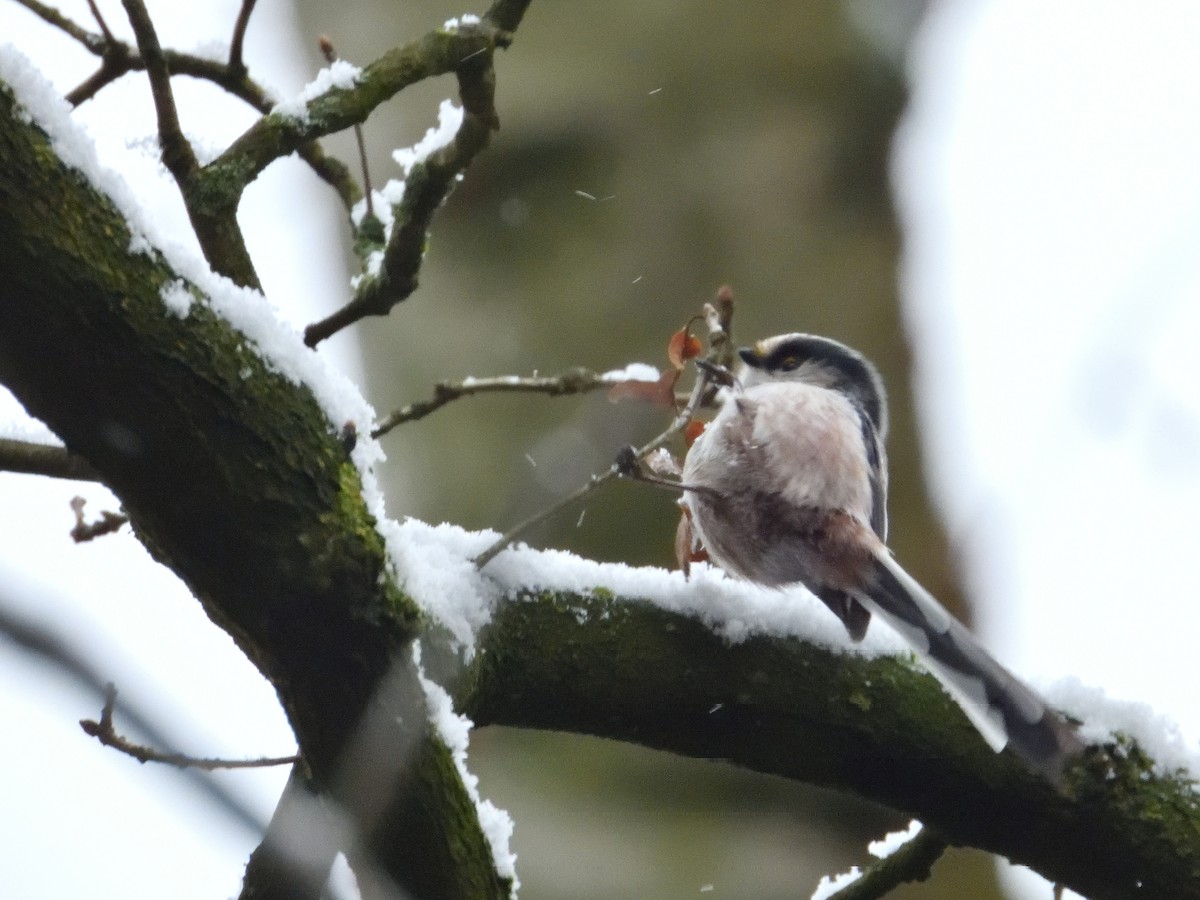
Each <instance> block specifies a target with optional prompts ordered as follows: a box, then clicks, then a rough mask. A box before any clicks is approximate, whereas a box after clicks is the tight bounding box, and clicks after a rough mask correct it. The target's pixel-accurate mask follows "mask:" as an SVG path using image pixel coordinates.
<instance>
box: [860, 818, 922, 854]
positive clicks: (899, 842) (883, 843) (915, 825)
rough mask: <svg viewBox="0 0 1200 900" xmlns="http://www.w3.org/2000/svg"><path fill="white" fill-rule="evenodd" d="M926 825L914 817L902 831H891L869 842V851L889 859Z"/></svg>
mask: <svg viewBox="0 0 1200 900" xmlns="http://www.w3.org/2000/svg"><path fill="white" fill-rule="evenodd" d="M922 828H924V826H923V825H922V824H921V823H920V822H918V821H917V820H916V819H913V820H912V821H910V822H909V823H908V827H907V828H905V829H903V830H902V831H889V832H888V833H887V834H885V835H884V836H883V837H882V838H880V839H879V840H877V841H871V843H869V844H867V852H868V853H870V854H871V855H872V856H874V857H875V858H876V859H887V858H888V857H889V856H891V855H892V854H893V853H895V852H896V851H897V850H899V849H900V848H901V847H903V846H904V845H905V844H907V843H908V842H909V841H911V840H912V839H913V838H915V837H916V836H917V835H918V834H920V833H921V829H922Z"/></svg>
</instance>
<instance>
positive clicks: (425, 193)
mask: <svg viewBox="0 0 1200 900" xmlns="http://www.w3.org/2000/svg"><path fill="white" fill-rule="evenodd" d="M469 27H471V26H464V30H466V29H467V28H469ZM508 42H509V38H508V37H507V36H500V35H498V34H496V35H494V44H493V45H492V46H487V45H484V46H482V47H480V48H479V49H478V50H474V51H472V52H471V53H469V54H467V55H466V56H464V57H462V58H461V59H460V60H459V61H458V64H457V66H456V68H455V71H456V73H457V75H458V93H459V99H460V100H461V101H462V105H463V120H462V124H461V125H460V126H459V129H458V132H457V134H455V135H454V139H453V140H452V141H451V142H450V143H449V144H447V145H446V146H445V147H441V148H439V149H438V150H435V151H434V152H433V153H431V154H430V155H429V157H428V158H426V159H424V160H422V161H420V162H417V163H416V164H415V165H414V166H413V167H412V170H411V171H410V172H408V174H407V176H406V177H405V180H404V196H403V198H402V199H401V201H400V202H399V203H398V204H397V205H396V206H395V207H394V209H393V212H392V215H393V224H392V233H391V236H390V237H389V238H388V240H387V243H386V245H384V246H382V247H380V246H378V245H375V246H372V244H371V243H370V242H362V241H360V242H358V243H357V245H356V250H357V251H358V252H359V253H360V255H361V257H362V259H363V263H364V265H368V266H369V263H368V260H370V259H371V257H372V255H373V254H374V253H378V252H382V254H383V258H382V262H381V263H380V264H379V265H378V267H377V268H376V267H370V268H369V269H368V274H366V275H365V276H364V277H363V279H362V281H361V282H360V284H359V286H358V289H357V291H356V292H355V296H354V299H353V300H351V301H350V303H348V304H347V305H346V306H344V307H342V308H341V309H340V310H338V311H337V312H335V313H333V315H331V316H329V317H328V318H325V319H323V320H321V321H320V322H315V323H314V324H312V325H310V326H309V327H308V328H307V329H305V332H304V342H305V343H306V344H308V346H310V347H315V346H316V345H317V344H319V343H320V342H321V341H323V340H325V339H326V338H328V337H330V336H331V335H334V334H336V333H337V332H338V331H341V330H342V329H343V328H346V327H347V326H349V325H353V324H354V323H355V322H357V321H359V320H360V319H363V318H366V317H367V316H386V315H387V314H388V313H389V312H391V309H392V307H393V306H395V305H396V304H397V303H400V302H402V301H404V300H406V299H408V297H409V296H411V294H412V292H413V291H415V290H416V289H417V273H418V272H419V271H420V268H421V261H422V259H423V258H424V255H425V245H426V242H427V240H428V234H429V228H430V225H431V223H432V221H433V215H434V213H435V212H437V210H438V207H440V206H441V205H442V203H444V202H445V200H446V197H447V196H449V194H450V191H451V190H452V189H453V187H454V185H455V183H456V182H457V181H458V179H459V178H460V177H461V176H462V174H463V172H465V171H466V169H467V167H468V166H469V165H470V164H471V162H472V160H474V159H475V157H476V155H477V154H478V153H479V152H480V151H481V150H483V148H484V147H486V146H487V143H488V140H489V138H490V136H491V133H492V131H494V130H495V129H497V128H499V127H500V120H499V118H498V117H497V115H496V107H495V102H494V101H495V88H496V84H495V74H494V72H493V70H492V53H493V50H494V47H496V46H500V47H503V46H507V44H508Z"/></svg>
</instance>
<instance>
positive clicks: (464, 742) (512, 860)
mask: <svg viewBox="0 0 1200 900" xmlns="http://www.w3.org/2000/svg"><path fill="white" fill-rule="evenodd" d="M412 656H413V664H414V665H416V667H417V677H418V678H419V679H420V681H421V687H422V688H423V689H424V691H425V705H426V707H427V708H428V710H429V721H430V722H432V723H433V727H434V728H435V729H437V733H438V735H439V736H440V737H441V739H442V742H443V743H444V744H445V745H446V748H447V749H448V750H449V751H450V755H451V756H452V757H453V759H454V765H455V767H456V768H457V769H458V774H459V777H460V778H462V781H463V785H464V786H465V787H466V789H467V795H468V796H469V797H470V798H471V801H472V802H473V803H474V804H475V809H476V811H477V815H478V817H479V827H480V828H481V829H482V831H483V834H484V837H486V838H487V840H488V844H489V846H490V847H491V849H492V859H493V860H494V861H495V864H496V872H497V873H499V875H500V876H501V877H502V878H511V879H512V892H511V896H512V897H514V898H515V897H516V896H517V889H518V888H519V887H520V886H521V880H520V879H519V878H518V877H517V855H516V854H515V853H513V851H512V849H511V847H510V845H509V841H510V840H511V839H512V834H513V820H512V817H511V816H510V815H509V814H508V813H507V812H505V811H504V810H502V809H500V808H499V807H497V806H496V805H495V804H494V803H492V801H491V800H485V799H484V798H483V797H481V796H480V795H479V778H478V777H477V776H475V775H473V774H471V772H469V771H468V770H467V746H468V744H469V742H470V738H471V729H472V728H473V727H474V725H475V723H474V722H472V721H471V720H470V719H468V718H467V717H466V716H464V715H460V714H459V713H456V712H455V711H454V703H453V702H452V701H451V699H450V695H449V694H448V693H446V690H445V688H443V687H442V686H441V685H440V684H438V683H437V682H435V681H431V680H430V679H428V678H426V677H425V669H424V667H423V666H422V665H421V642H420V641H413V645H412Z"/></svg>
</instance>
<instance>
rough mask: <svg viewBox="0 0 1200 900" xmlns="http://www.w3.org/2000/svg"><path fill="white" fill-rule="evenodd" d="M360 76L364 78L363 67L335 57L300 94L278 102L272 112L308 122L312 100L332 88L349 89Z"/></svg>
mask: <svg viewBox="0 0 1200 900" xmlns="http://www.w3.org/2000/svg"><path fill="white" fill-rule="evenodd" d="M360 78H362V69H360V68H359V67H358V66H356V65H353V64H352V63H349V62H347V61H346V60H344V59H335V60H334V61H333V62H331V63H330V64H329V65H328V66H326V67H325V68H324V69H322V70H321V71H320V72H318V73H317V77H316V78H314V79H313V80H312V81H310V82H309V83H308V84H306V85H305V86H304V89H303V90H302V91H301V92H300V93H299V94H297V95H296V96H295V97H292V98H290V99H288V100H281V101H280V102H279V103H276V104H275V106H274V107H272V109H271V112H273V113H278V114H279V115H281V116H287V117H288V118H292V119H297V120H299V121H301V122H307V121H308V104H309V103H310V102H312V101H313V100H316V99H317V98H318V97H320V96H321V95H323V94H327V93H329V91H332V90H342V91H345V90H349V89H350V88H352V87H354V85H355V84H357V83H358V80H359V79H360Z"/></svg>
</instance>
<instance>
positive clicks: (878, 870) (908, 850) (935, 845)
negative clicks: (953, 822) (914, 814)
mask: <svg viewBox="0 0 1200 900" xmlns="http://www.w3.org/2000/svg"><path fill="white" fill-rule="evenodd" d="M947 846H948V845H947V843H946V841H945V840H943V839H942V838H941V837H940V836H939V835H937V834H936V833H935V832H934V831H933V830H932V829H929V828H924V827H923V828H922V829H921V830H920V831H919V832H917V833H916V835H914V836H913V838H912V840H910V841H908V842H907V843H906V844H905V845H904V846H903V847H900V848H899V849H898V850H897V851H896V852H895V853H893V854H892V855H891V856H888V857H885V858H884V859H881V860H879V861H878V862H877V863H875V864H874V865H872V866H870V867H868V868H867V869H865V870H864V871H863V873H862V877H861V878H858V879H857V880H855V881H852V882H851V883H850V884H848V885H846V886H845V887H844V888H842V889H841V890H840V891H837V892H836V893H833V894H830V895H829V897H830V900H879V898H880V897H884V896H886V895H887V894H889V893H891V892H892V890H894V889H895V888H897V887H899V886H900V885H902V884H906V883H908V882H912V881H924V880H925V879H927V878H928V877H929V873H930V871H931V870H932V868H933V864H934V863H935V862H937V861H938V860H939V859H940V858H941V856H942V854H943V853H945V852H946V847H947Z"/></svg>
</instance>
